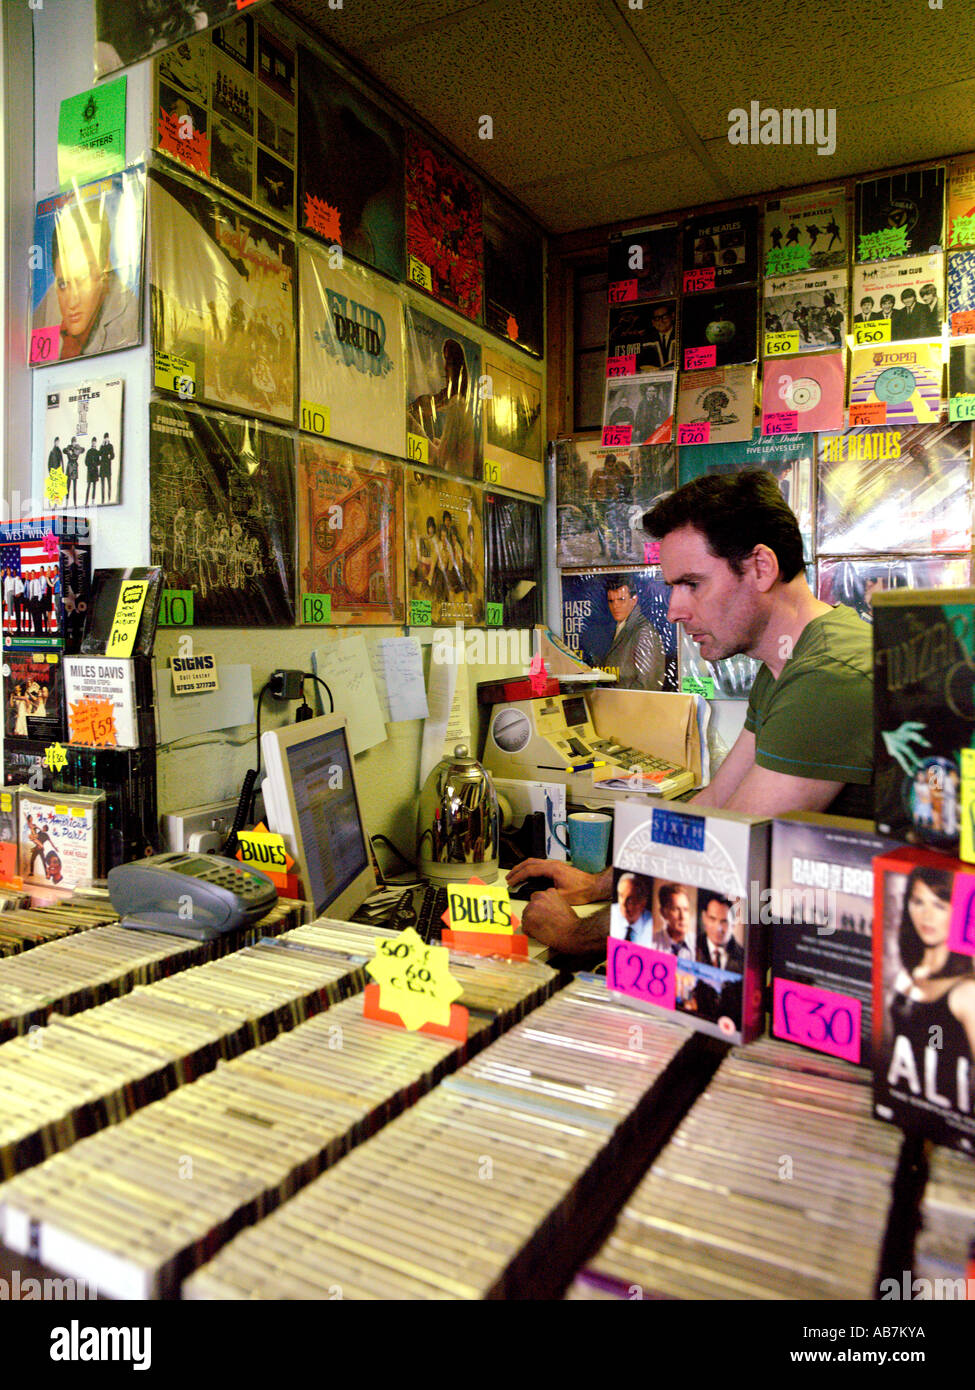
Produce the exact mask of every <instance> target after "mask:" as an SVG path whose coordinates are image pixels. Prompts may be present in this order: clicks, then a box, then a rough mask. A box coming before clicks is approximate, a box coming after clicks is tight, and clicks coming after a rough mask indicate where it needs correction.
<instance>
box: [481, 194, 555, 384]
mask: <svg viewBox="0 0 975 1390" xmlns="http://www.w3.org/2000/svg"><path fill="white" fill-rule="evenodd" d="M483 209H484V210H483V217H484V323H485V326H486V327H487V328H489V329H490V330H491V332H492V333H497V335H498V337H499V338H507V339H508V340H509V342H512V343H515V344H517V346H518V347H520V348H523V349H524V350H525V352H530V353H531V354H532V356H534V357H541V356H542V354H543V352H544V347H545V316H544V296H543V290H542V274H543V269H542V267H543V262H544V242H543V240H542V237H541V235H540V233H539V232H538V231H537V230H536V228H534V227H533V226H532V225H531V224H530V223H529V222H527V221H526V220H525V218H523V217H520V216H518V215H517V214H516V213H515V212H514V211H513V209H511V208H510V207H508V205H507V204H506V203H502V202H501V201H500V199H498V198H496V197H495V196H494V195H493V194H492V193H491V192H489V191H487V190H486V191H485V193H484V202H483Z"/></svg>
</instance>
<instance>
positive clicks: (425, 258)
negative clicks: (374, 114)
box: [406, 130, 484, 323]
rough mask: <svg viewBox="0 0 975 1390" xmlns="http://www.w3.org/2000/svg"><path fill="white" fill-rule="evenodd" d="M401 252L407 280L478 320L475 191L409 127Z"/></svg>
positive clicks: (480, 262) (480, 249) (480, 282)
mask: <svg viewBox="0 0 975 1390" xmlns="http://www.w3.org/2000/svg"><path fill="white" fill-rule="evenodd" d="M406 253H407V257H408V272H407V275H408V279H409V281H410V283H411V284H413V285H418V286H419V287H420V288H421V289H425V290H427V291H428V293H430V294H432V295H433V297H434V299H439V300H440V302H441V303H442V304H447V305H449V306H450V308H451V309H456V310H457V311H458V313H461V314H463V315H464V317H465V318H469V319H474V320H475V321H476V322H478V323H479V322H480V320H481V307H482V300H483V289H484V236H483V231H482V228H481V190H480V188H479V187H478V185H477V184H476V183H475V182H474V180H473V179H472V178H471V176H470V174H468V173H466V172H465V170H463V169H461V168H460V167H459V166H458V165H456V164H455V163H454V162H453V160H450V159H448V158H447V156H446V155H442V154H440V153H439V151H437V150H435V149H433V148H432V147H431V146H430V145H428V144H427V143H426V141H424V140H422V139H421V138H420V136H419V135H417V133H416V132H415V131H413V130H407V132H406Z"/></svg>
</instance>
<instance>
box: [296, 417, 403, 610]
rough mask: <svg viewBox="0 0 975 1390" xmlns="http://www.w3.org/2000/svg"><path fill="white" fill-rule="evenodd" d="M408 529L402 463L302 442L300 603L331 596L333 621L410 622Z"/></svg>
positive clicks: (332, 445)
mask: <svg viewBox="0 0 975 1390" xmlns="http://www.w3.org/2000/svg"><path fill="white" fill-rule="evenodd" d="M403 532H404V526H403V478H402V473H401V471H400V466H399V465H398V464H394V463H390V462H388V461H387V460H385V459H381V458H378V457H376V456H375V455H374V454H369V453H366V452H365V451H363V450H359V449H351V448H349V447H348V446H345V445H342V444H335V443H332V441H330V440H324V439H323V440H317V439H316V440H311V439H307V438H302V439H301V440H300V441H299V444H298V592H299V604H300V602H301V597H300V596H301V595H303V594H329V595H330V597H331V618H330V621H331V622H332V623H337V624H343V623H355V624H360V623H361V624H365V623H389V624H396V623H403V622H405V621H406V603H405V587H404V585H405V580H404V573H403V550H404V542H403ZM301 617H302V614H301V612H300V611H299V618H301Z"/></svg>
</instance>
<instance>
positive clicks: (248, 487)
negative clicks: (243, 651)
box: [149, 401, 295, 627]
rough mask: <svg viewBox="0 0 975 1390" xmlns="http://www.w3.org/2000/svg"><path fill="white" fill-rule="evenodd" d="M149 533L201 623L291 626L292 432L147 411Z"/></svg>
mask: <svg viewBox="0 0 975 1390" xmlns="http://www.w3.org/2000/svg"><path fill="white" fill-rule="evenodd" d="M149 486H150V499H151V501H150V513H149V537H150V551H151V556H152V564H153V565H161V566H162V568H163V571H164V572H165V575H166V582H167V585H168V587H170V588H172V589H190V590H192V591H193V621H194V625H195V626H197V627H281V626H286V627H287V626H290V625H291V624H293V623H294V621H295V603H294V556H295V520H294V518H295V460H294V441H293V439H292V437H291V436H290V435H289V434H286V433H284V431H282V430H276V429H273V428H271V427H270V426H268V425H264V424H260V423H258V422H257V421H254V420H248V419H245V418H243V417H240V416H230V415H221V414H217V413H215V412H214V411H209V410H208V411H203V410H198V409H194V408H192V407H190V408H187V407H185V406H179V405H176V404H175V403H173V402H169V401H153V402H151V403H150V406H149Z"/></svg>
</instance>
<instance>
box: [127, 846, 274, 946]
mask: <svg viewBox="0 0 975 1390" xmlns="http://www.w3.org/2000/svg"><path fill="white" fill-rule="evenodd" d="M108 895H109V897H110V898H111V900H112V906H113V907H114V908H115V910H116V912H118V913H120V914H121V916H122V922H121V925H122V926H123V927H131V928H133V929H134V930H135V931H156V932H165V933H167V934H168V935H171V936H188V937H191V938H192V939H193V940H194V941H212V940H214V938H215V937H218V936H222V935H223V934H224V933H225V932H229V931H234V930H235V928H237V927H242V926H246V925H248V924H249V923H251V922H256V921H258V920H259V919H260V918H261V917H263V916H264V915H265V914H266V913H267V912H269V911H270V909H271V908H272V907H273V905H274V903H275V902H276V900H277V889H276V888H275V886H274V884H273V883H272V882H271V880H270V879H269V878H268V877H267V875H266V874H262V873H261V872H260V871H259V870H257V869H250V868H245V867H244V865H243V864H239V863H238V862H237V861H236V860H235V859H222V858H220V856H219V855H216V854H184V853H182V852H181V851H179V850H177V851H174V852H170V853H168V854H154V855H153V856H152V857H151V858H149V859H137V860H135V862H134V863H132V864H120V865H119V866H118V867H117V868H115V869H110V870H109V874H108Z"/></svg>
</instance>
